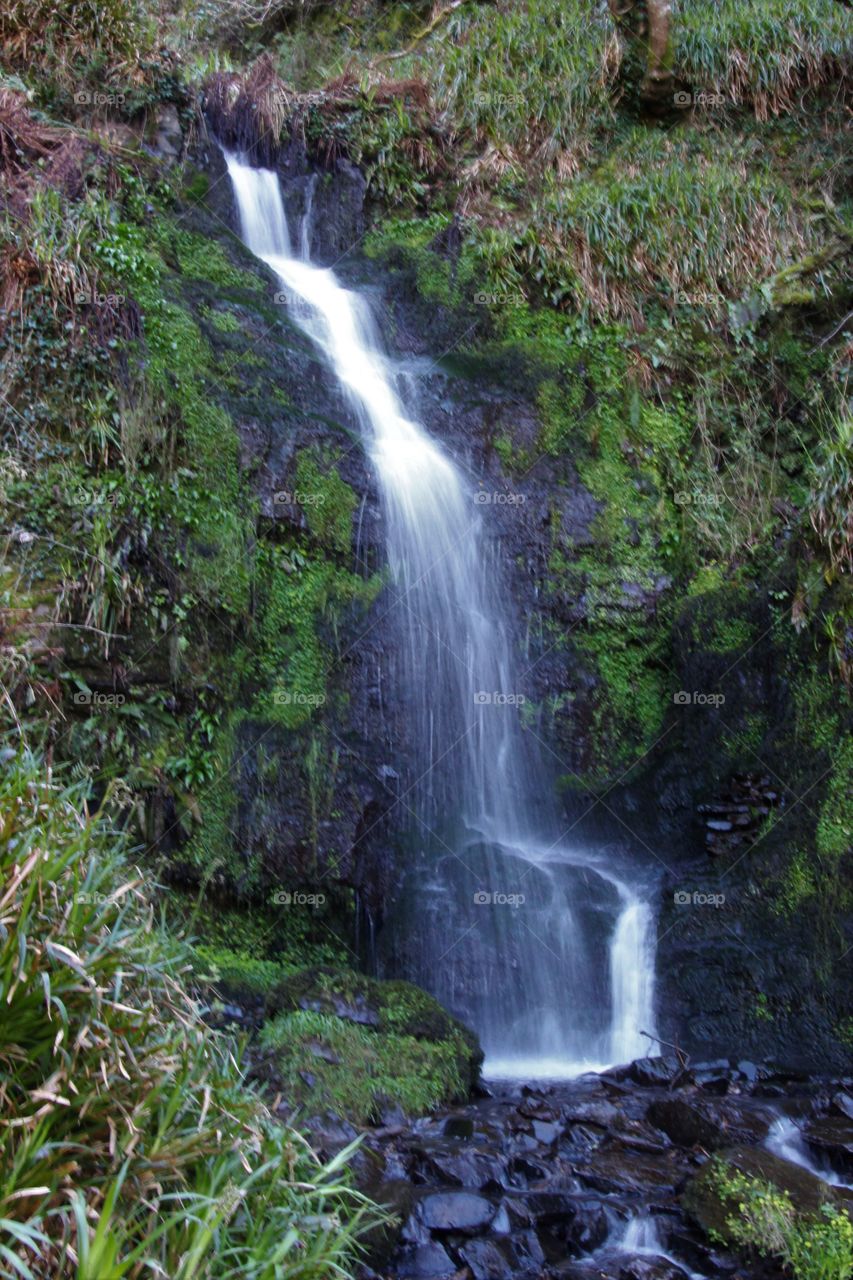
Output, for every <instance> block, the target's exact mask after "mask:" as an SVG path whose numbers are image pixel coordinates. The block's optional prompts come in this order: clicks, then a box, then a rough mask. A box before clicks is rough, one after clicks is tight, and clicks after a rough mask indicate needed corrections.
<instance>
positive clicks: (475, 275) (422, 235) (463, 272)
mask: <svg viewBox="0 0 853 1280" xmlns="http://www.w3.org/2000/svg"><path fill="white" fill-rule="evenodd" d="M450 222H451V219H450V216H449V215H446V214H431V215H429V216H428V217H425V218H417V219H404V218H384V219H382V221H381V222H377V223H376V224H375V225H374V227H372V228H371V230H370V232H369V233H368V235H367V236H366V238H365V242H364V246H365V253H366V254H367V256H368V257H369V258H374V259H377V260H381V261H387V262H388V263H390V264H393V265H396V266H398V267H403V268H405V269H407V270H409V271H411V272H413V274H414V277H415V283H416V288H417V291H418V293H419V295H420V297H421V298H423V299H424V301H426V302H430V303H432V304H434V305H435V304H438V305H440V306H443V307H466V308H467V307H471V306H473V305H475V304H476V303H477V298H478V293H477V288H476V282H477V281H478V280H479V279H480V278H481V273H480V270H479V265H478V263H477V260H476V257H475V254H474V251H473V246H472V245H471V243H470V242H467V241H466V242H465V244H464V245H463V247H462V252H461V254H460V256H459V257H458V258H451V257H450V256H449V255H447V254H442V253H439V252H438V251H437V250H436V248H435V241H436V237H437V236H439V235H440V234H441V233H442V232H444V231H446V230H447V228H448V227H449V226H450Z"/></svg>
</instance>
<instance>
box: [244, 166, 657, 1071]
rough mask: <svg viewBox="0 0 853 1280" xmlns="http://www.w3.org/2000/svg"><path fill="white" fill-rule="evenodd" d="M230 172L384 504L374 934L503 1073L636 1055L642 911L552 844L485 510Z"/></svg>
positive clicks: (360, 325) (334, 303)
mask: <svg viewBox="0 0 853 1280" xmlns="http://www.w3.org/2000/svg"><path fill="white" fill-rule="evenodd" d="M226 161H227V165H228V172H229V174H230V177H231V181H232V184H233V188H234V192H235V196H236V200H237V206H238V209H239V215H240V222H241V226H242V232H243V238H244V240H245V242H246V244H247V246H248V247H249V249H251V250H252V252H253V253H255V254H256V255H257V256H258V257H259V258H262V259H263V260H264V261H265V262H266V263H267V264H268V265H269V266H270V267H271V268H272V269H273V271H274V272H275V273H276V275H277V276H278V278H279V279H280V281H281V282H282V285H283V286H284V288H285V290H286V291H287V293H288V295H289V297H290V298H291V299H292V306H291V312H292V314H293V317H294V319H295V320H296V322H297V323H298V324H299V325H300V326H301V327H302V329H303V330H304V331H305V332H306V333H307V334H308V335H309V337H310V338H312V340H313V341H314V342H315V343H316V345H317V347H318V348H319V349H320V350H321V351H322V352H323V354H324V356H325V358H326V360H327V362H328V364H329V367H330V368H331V370H332V372H333V373H334V375H335V376H336V377H337V379H338V381H339V383H340V385H341V387H342V389H343V390H344V392H345V394H346V397H347V399H348V401H349V403H350V405H351V407H352V410H353V411H354V413H355V415H356V417H357V419H358V422H359V425H360V428H361V432H362V437H363V440H364V444H365V447H366V450H367V452H368V455H369V457H370V459H371V461H372V464H373V466H374V468H375V471H376V476H377V479H378V482H379V486H380V489H381V493H382V497H383V502H384V507H385V512H386V519H387V529H388V533H387V540H388V558H389V562H390V567H391V571H392V578H393V584H394V585H393V586H392V587H391V588H390V589H389V590H390V594H391V597H392V600H393V609H394V612H395V613H396V614H397V618H398V622H399V628H400V644H399V649H398V656H397V662H398V664H399V667H398V669H396V670H395V671H394V672H393V673H392V676H393V678H394V679H395V680H396V682H397V690H398V693H399V696H400V698H401V699H402V702H403V705H404V707H405V713H406V723H407V726H408V731H409V734H410V737H411V740H412V744H413V746H414V749H415V751H416V752H417V754H418V761H419V768H418V773H419V775H420V776H419V777H418V779H417V781H416V782H415V784H414V785H413V786H412V787H411V788H410V789H409V790H408V791H407V792H405V793H404V795H403V796H402V797H401V801H400V805H401V809H402V810H403V812H405V813H406V814H407V815H408V818H409V819H410V822H409V827H410V830H411V835H412V844H413V850H412V858H411V865H410V867H409V870H408V873H407V881H408V883H407V888H406V892H405V893H404V894H402V895H401V905H400V907H399V909H398V911H397V913H396V919H394V920H392V922H391V923H390V925H389V926H388V927H386V930H385V934H386V936H387V938H389V939H390V942H389V943H388V944H387V946H388V951H389V956H388V961H389V967H391V968H393V971H394V972H396V973H405V974H406V975H407V976H410V977H412V978H413V979H414V980H415V981H419V982H420V983H421V984H422V985H424V986H426V987H428V988H429V989H430V990H432V991H433V992H434V993H435V994H436V995H437V996H438V998H439V999H441V1000H442V1001H443V1002H444V1003H445V1004H446V1005H448V1007H450V1008H452V1009H453V1010H454V1011H457V1012H459V1013H460V1014H461V1015H462V1016H465V1017H466V1018H467V1019H468V1020H469V1021H470V1022H471V1023H472V1024H473V1025H474V1026H475V1027H476V1029H477V1031H478V1032H479V1034H480V1037H481V1040H482V1042H483V1045H484V1048H485V1049H486V1053H487V1066H488V1067H489V1068H490V1069H491V1070H492V1071H493V1072H494V1073H495V1074H497V1073H499V1072H501V1071H502V1070H505V1071H507V1072H508V1073H509V1074H524V1073H528V1074H534V1073H535V1074H539V1075H547V1074H553V1075H566V1074H572V1073H574V1072H576V1071H577V1070H578V1069H579V1065H578V1064H580V1063H585V1064H589V1065H592V1064H593V1063H595V1064H603V1063H605V1062H613V1061H625V1060H627V1059H629V1058H631V1057H636V1056H637V1055H639V1054H641V1053H643V1052H645V1051H646V1050H647V1043H646V1042H645V1041H644V1040H643V1039H642V1037H641V1035H640V1031H641V1030H642V1029H645V1028H649V1029H651V1028H652V1024H653V994H654V993H653V986H654V949H653V940H652V939H653V921H652V917H651V912H650V910H649V908H648V906H647V905H646V904H645V903H644V902H643V901H642V899H641V898H640V897H639V896H638V895H637V893H636V892H635V891H634V890H632V889H631V888H629V887H628V886H627V885H626V884H625V883H624V882H623V881H622V880H621V879H617V878H616V877H615V876H614V875H612V874H611V873H610V871H609V870H608V868H607V867H605V866H602V865H601V864H600V862H599V860H597V859H595V858H593V857H592V856H589V855H586V854H584V853H583V851H579V850H577V849H573V848H567V847H566V846H565V845H564V844H563V843H562V841H561V840H560V839H559V828H558V826H557V819H556V812H554V811H553V810H552V804H551V802H550V801H549V800H548V799H547V797H548V795H549V794H550V793H551V791H552V787H551V780H550V779H549V778H548V777H547V776H545V774H544V772H543V770H542V767H541V764H540V763H539V761H538V759H537V757H536V753H535V751H534V750H533V749H532V746H531V742H530V739H531V735H529V734H525V732H524V729H523V725H522V719H521V714H520V713H521V709H522V707H521V704H522V703H523V701H524V699H523V696H522V695H521V694H520V691H519V689H518V687H517V686H518V681H517V677H516V673H515V667H514V663H513V657H512V655H513V637H512V634H511V622H512V614H513V610H512V606H511V602H510V601H509V598H508V596H507V594H506V591H505V589H504V587H503V583H502V577H501V573H500V566H499V564H498V563H497V561H496V557H495V556H494V554H493V553H492V549H491V548H492V544H491V543H490V542H489V540H488V538H487V534H486V529H485V527H484V521H483V518H482V517H483V505H482V497H483V495H482V494H481V493H479V492H478V491H477V489H476V488H475V487H473V486H470V485H468V484H467V483H466V482H465V480H464V479H463V475H462V472H461V471H460V468H459V467H458V466H457V465H455V464H454V463H453V462H452V461H451V460H450V458H449V457H448V456H447V454H446V453H445V452H444V450H443V449H442V448H441V447H440V446H439V445H438V444H437V443H436V442H435V441H434V440H433V439H431V438H430V436H429V435H428V434H427V433H426V432H425V431H424V429H423V428H422V427H421V426H419V425H418V423H417V422H416V421H414V420H413V419H412V417H410V416H408V415H407V413H406V411H405V409H404V407H403V404H402V403H401V399H400V396H399V394H398V391H397V389H396V387H395V376H394V371H393V368H392V366H391V364H390V362H389V361H388V359H387V357H386V356H385V355H384V354H383V352H382V349H381V345H380V343H379V341H378V336H377V333H376V330H375V326H374V323H373V319H372V316H371V313H370V310H369V308H368V306H367V304H366V303H365V301H364V300H363V299H362V298H361V297H360V296H359V295H358V294H356V293H353V292H352V291H350V290H347V289H344V288H343V287H342V286H341V285H340V284H339V282H338V280H337V279H336V277H335V276H334V274H333V273H332V271H331V270H328V269H323V268H319V267H317V266H314V265H312V263H311V262H310V261H309V260H308V254H309V244H310V224H309V217H310V203H309V216H307V217H306V218H305V219H304V220H303V225H302V227H301V228H300V235H299V242H300V245H301V256H297V255H296V254H295V253H294V252H293V251H292V249H291V243H290V236H289V234H288V228H287V221H286V217H285V212H284V205H283V201H282V197H281V191H280V188H279V183H278V179H277V176H276V175H275V174H274V173H272V172H271V171H269V170H264V169H257V168H254V167H252V166H250V165H249V164H247V163H245V162H244V161H243V160H242V159H240V158H238V157H237V156H234V155H230V154H226ZM310 194H311V193H310V192H309V197H310Z"/></svg>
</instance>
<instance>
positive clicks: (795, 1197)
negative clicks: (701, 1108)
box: [682, 1147, 845, 1243]
mask: <svg viewBox="0 0 853 1280" xmlns="http://www.w3.org/2000/svg"><path fill="white" fill-rule="evenodd" d="M718 1159H719V1160H720V1161H722V1162H723V1163H724V1164H726V1165H728V1166H729V1167H730V1168H731V1169H733V1170H736V1171H737V1172H738V1173H742V1174H744V1175H745V1176H746V1177H748V1178H757V1179H760V1180H761V1181H763V1182H769V1183H771V1184H772V1185H773V1186H774V1187H776V1188H777V1189H778V1190H779V1191H785V1192H787V1193H788V1195H789V1196H790V1197H791V1201H792V1203H793V1205H794V1208H795V1209H796V1210H797V1211H798V1212H799V1213H802V1214H808V1215H815V1214H818V1213H820V1210H821V1206H822V1205H825V1204H829V1205H837V1206H841V1205H842V1204H843V1203H845V1202H844V1200H843V1199H842V1198H841V1197H840V1196H839V1193H838V1191H837V1189H836V1188H835V1187H832V1186H830V1184H829V1183H827V1182H824V1181H823V1179H821V1178H818V1177H817V1175H816V1174H813V1173H809V1171H808V1170H807V1169H803V1168H801V1167H800V1166H799V1165H797V1164H793V1163H792V1162H791V1161H790V1160H784V1159H783V1158H782V1157H781V1156H777V1155H774V1154H773V1152H771V1151H765V1150H763V1149H762V1148H760V1147H728V1148H726V1150H724V1151H721V1152H720V1153H719V1157H718ZM682 1203H683V1205H684V1208H685V1209H686V1210H687V1212H688V1213H689V1214H690V1216H691V1218H693V1219H694V1221H696V1222H697V1223H698V1224H699V1226H700V1227H701V1228H702V1230H703V1231H705V1232H706V1234H708V1235H709V1236H711V1237H712V1238H718V1239H721V1240H723V1241H726V1242H727V1243H731V1232H730V1230H729V1227H728V1219H729V1218H730V1217H731V1216H732V1213H733V1212H735V1211H736V1209H737V1206H736V1205H733V1204H732V1203H731V1202H728V1203H727V1202H726V1201H725V1200H724V1198H723V1197H722V1196H721V1194H720V1189H719V1186H718V1184H717V1182H716V1179H715V1163H714V1162H709V1163H708V1164H706V1165H705V1166H704V1167H703V1168H702V1170H701V1171H700V1172H699V1173H698V1174H697V1175H696V1176H695V1177H694V1178H693V1179H692V1180H691V1181H690V1183H689V1184H688V1186H687V1189H686V1190H685V1192H684V1196H683V1200H682Z"/></svg>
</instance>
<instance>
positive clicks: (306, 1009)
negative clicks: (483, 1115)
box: [261, 967, 482, 1122]
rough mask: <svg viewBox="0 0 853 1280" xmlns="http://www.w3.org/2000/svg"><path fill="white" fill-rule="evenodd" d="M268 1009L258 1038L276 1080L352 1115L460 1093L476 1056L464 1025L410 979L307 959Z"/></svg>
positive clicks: (471, 1076) (418, 1105)
mask: <svg viewBox="0 0 853 1280" xmlns="http://www.w3.org/2000/svg"><path fill="white" fill-rule="evenodd" d="M267 1010H268V1012H269V1013H270V1014H271V1015H273V1016H272V1017H271V1018H270V1020H269V1021H267V1023H266V1024H265V1026H264V1029H263V1031H262V1033H261V1044H262V1045H263V1047H264V1048H266V1049H268V1050H269V1051H270V1052H271V1054H272V1064H273V1071H274V1077H273V1078H274V1079H275V1080H276V1082H277V1083H278V1082H279V1081H280V1086H279V1087H281V1088H282V1089H283V1090H284V1091H285V1092H286V1094H287V1096H288V1097H289V1098H292V1099H295V1100H297V1101H298V1102H299V1103H302V1104H303V1105H305V1106H311V1107H317V1106H321V1107H328V1108H331V1109H332V1110H333V1111H334V1112H335V1113H337V1114H343V1115H346V1116H349V1117H351V1118H353V1119H355V1120H356V1121H361V1122H364V1121H366V1120H368V1119H369V1118H370V1117H371V1116H372V1115H375V1114H376V1112H377V1109H381V1107H382V1106H383V1105H388V1104H390V1103H396V1104H398V1105H399V1106H400V1108H401V1109H402V1110H403V1111H405V1112H408V1113H410V1114H417V1113H419V1112H425V1111H429V1110H432V1109H433V1108H434V1107H436V1106H438V1105H439V1104H441V1103H450V1102H454V1101H459V1100H462V1099H464V1098H465V1097H467V1095H468V1092H469V1090H470V1088H471V1085H472V1083H474V1081H475V1080H476V1077H477V1073H478V1071H479V1066H480V1062H481V1060H482V1053H481V1052H480V1048H479V1045H478V1044H477V1041H476V1038H475V1037H474V1036H473V1035H472V1034H471V1032H470V1031H468V1030H467V1028H465V1027H464V1026H462V1024H461V1023H459V1022H457V1021H456V1020H455V1019H454V1018H452V1017H451V1016H450V1014H448V1013H446V1012H445V1010H444V1009H442V1007H441V1005H439V1004H438V1003H437V1001H435V1000H433V999H432V997H431V996H428V995H427V994H426V992H424V991H421V990H420V988H418V987H414V986H412V985H411V984H410V983H408V982H377V981H376V980H375V979H370V978H367V977H365V976H364V975H363V974H358V973H355V972H353V971H352V970H349V971H347V970H335V969H330V968H328V967H326V968H316V969H305V970H303V971H302V972H300V973H297V974H294V975H293V977H290V978H286V979H285V980H284V981H283V982H282V983H281V984H280V985H279V986H278V987H276V988H274V989H273V990H272V991H270V992H269V993H268V996H267ZM306 1080H307V1081H310V1083H309V1084H308V1085H307V1087H306Z"/></svg>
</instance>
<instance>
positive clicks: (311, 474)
mask: <svg viewBox="0 0 853 1280" xmlns="http://www.w3.org/2000/svg"><path fill="white" fill-rule="evenodd" d="M296 485H297V493H296V495H295V496H296V497H297V499H298V500H299V501H300V503H302V505H304V509H305V517H306V520H307V522H308V528H309V529H310V530H311V533H312V534H313V536H314V537H315V538H316V539H317V541H318V542H320V543H321V544H322V545H323V546H324V547H325V548H327V549H328V550H329V551H332V552H336V553H337V554H338V555H341V556H348V555H349V554H350V551H351V547H352V518H353V514H354V513H355V509H356V507H357V506H358V498H357V497H356V495H355V493H354V491H353V490H352V489H351V488H350V486H349V485H348V484H347V483H346V481H345V480H343V479H342V478H341V475H340V472H339V471H338V469H337V467H336V466H335V465H334V461H333V460H332V458H331V456H323V457H321V458H319V459H318V458H317V457H316V456H315V454H314V453H313V452H312V451H311V450H308V449H302V450H301V451H300V453H299V456H298V458H297V462H296Z"/></svg>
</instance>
